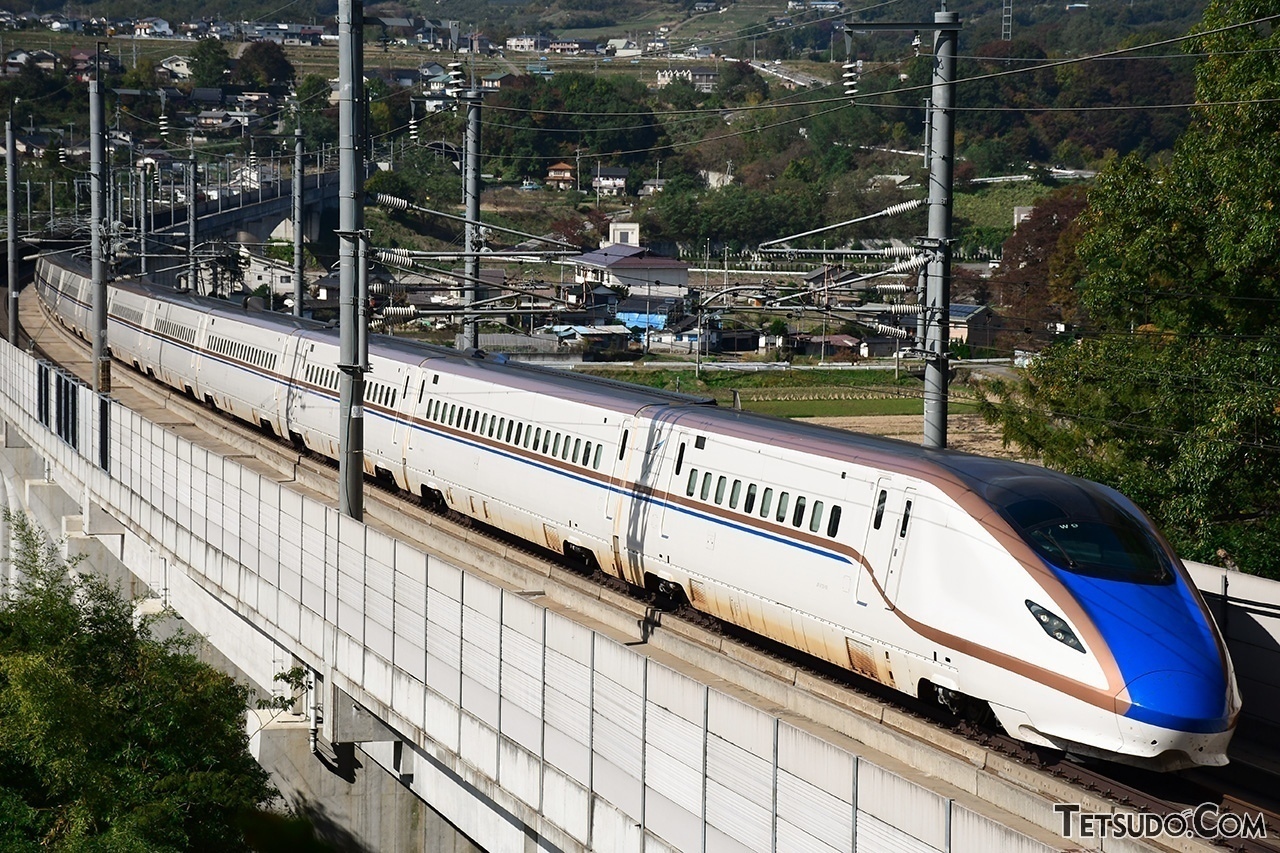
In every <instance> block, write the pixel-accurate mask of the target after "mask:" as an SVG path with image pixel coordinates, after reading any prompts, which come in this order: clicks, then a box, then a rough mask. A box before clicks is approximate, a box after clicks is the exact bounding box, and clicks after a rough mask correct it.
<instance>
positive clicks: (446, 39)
mask: <svg viewBox="0 0 1280 853" xmlns="http://www.w3.org/2000/svg"><path fill="white" fill-rule="evenodd" d="M461 27H462V24H461V23H459V22H458V21H445V20H432V19H427V20H425V21H423V22H422V26H421V27H419V28H418V32H417V39H418V44H420V45H422V46H424V47H428V48H431V49H432V50H444V51H453V50H455V49H457V46H458V42H459V40H460V39H461V32H462V30H461Z"/></svg>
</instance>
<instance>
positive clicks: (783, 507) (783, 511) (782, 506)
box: [773, 492, 791, 521]
mask: <svg viewBox="0 0 1280 853" xmlns="http://www.w3.org/2000/svg"><path fill="white" fill-rule="evenodd" d="M790 498H791V493H790V492H779V493H778V512H777V514H776V515H775V516H774V517H773V520H774V521H786V520H787V502H788V500H789V499H790Z"/></svg>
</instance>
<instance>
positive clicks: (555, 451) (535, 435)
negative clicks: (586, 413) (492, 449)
mask: <svg viewBox="0 0 1280 853" xmlns="http://www.w3.org/2000/svg"><path fill="white" fill-rule="evenodd" d="M426 411H427V417H428V418H430V419H431V420H433V421H435V422H436V423H441V424H446V425H448V426H451V427H455V428H457V429H460V430H463V431H464V432H471V433H475V434H476V435H482V436H487V437H488V438H492V439H495V440H497V441H501V442H503V443H505V444H510V445H511V446H513V447H523V448H524V449H526V450H532V451H533V452H535V453H541V454H543V455H544V456H551V457H553V458H556V459H562V460H564V461H566V462H572V463H573V464H575V465H581V466H583V467H584V468H592V469H594V470H599V469H600V458H601V456H602V455H603V454H604V445H603V444H601V443H599V442H592V441H591V440H590V439H583V438H577V437H575V436H572V435H569V434H568V433H562V432H557V431H555V430H552V429H543V428H542V427H535V426H530V425H529V424H526V423H522V422H520V421H517V420H515V419H514V418H506V417H501V416H499V415H491V414H489V413H488V412H481V411H477V410H475V409H471V408H468V407H466V406H459V405H457V404H456V403H448V402H445V401H444V400H428V401H427V409H426Z"/></svg>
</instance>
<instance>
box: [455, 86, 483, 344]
mask: <svg viewBox="0 0 1280 853" xmlns="http://www.w3.org/2000/svg"><path fill="white" fill-rule="evenodd" d="M458 99H459V100H460V101H461V102H462V103H464V104H466V105H467V139H466V149H467V151H466V202H467V204H466V207H467V225H466V231H465V238H466V244H467V257H466V262H465V263H464V265H463V267H464V270H465V274H466V281H465V282H463V286H462V306H463V311H464V313H463V321H462V348H463V349H464V350H465V349H472V348H475V347H477V346H479V343H480V340H479V335H478V334H477V322H476V317H475V315H473V314H468V313H466V309H468V308H470V307H471V303H472V302H475V301H476V282H477V281H478V280H479V278H480V244H481V237H480V92H479V91H477V90H476V89H475V86H474V81H473V84H472V85H471V86H470V87H468V89H467V91H465V92H461V93H459V95H458Z"/></svg>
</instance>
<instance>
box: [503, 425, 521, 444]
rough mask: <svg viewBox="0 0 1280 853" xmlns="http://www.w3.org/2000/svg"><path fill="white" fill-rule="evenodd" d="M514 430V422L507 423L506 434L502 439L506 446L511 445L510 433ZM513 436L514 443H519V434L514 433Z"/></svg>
mask: <svg viewBox="0 0 1280 853" xmlns="http://www.w3.org/2000/svg"><path fill="white" fill-rule="evenodd" d="M515 428H516V422H515V421H507V433H506V435H505V436H504V437H503V438H504V439H505V440H506V442H507V444H510V443H511V433H512V431H514V430H515ZM515 436H516V442H517V443H519V441H520V433H519V432H516V433H515Z"/></svg>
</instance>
